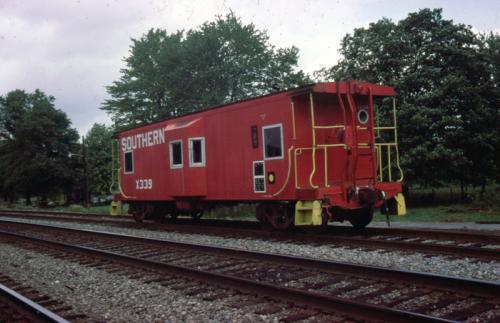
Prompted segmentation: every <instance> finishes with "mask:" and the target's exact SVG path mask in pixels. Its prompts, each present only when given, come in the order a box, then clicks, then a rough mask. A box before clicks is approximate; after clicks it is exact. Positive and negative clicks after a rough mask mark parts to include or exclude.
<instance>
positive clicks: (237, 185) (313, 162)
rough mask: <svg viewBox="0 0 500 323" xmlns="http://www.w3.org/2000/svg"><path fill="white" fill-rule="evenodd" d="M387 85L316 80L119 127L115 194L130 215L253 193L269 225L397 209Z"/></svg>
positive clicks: (364, 217)
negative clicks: (381, 118)
mask: <svg viewBox="0 0 500 323" xmlns="http://www.w3.org/2000/svg"><path fill="white" fill-rule="evenodd" d="M394 95H395V92H394V90H393V88H391V87H387V86H381V85H375V84H369V83H363V82H358V81H350V82H336V83H318V84H313V85H309V86H305V87H300V88H296V89H292V90H288V91H284V92H279V93H274V94H269V95H265V96H261V97H256V98H252V99H248V100H244V101H239V102H235V103H231V104H227V105H222V106H218V107H214V108H210V109H207V110H204V111H201V112H196V113H191V114H187V115H184V116H180V117H177V118H172V119H168V120H164V121H159V122H156V123H153V124H149V125H146V126H141V127H136V128H133V129H129V130H125V131H122V132H120V133H119V134H118V141H117V144H118V145H119V148H118V149H116V150H115V152H118V151H119V162H120V167H119V168H118V173H117V174H115V175H116V176H115V177H116V178H117V180H118V185H117V186H118V187H119V193H118V194H116V195H115V197H116V198H117V199H119V200H121V201H124V202H127V203H128V204H129V213H131V214H132V215H133V216H134V217H135V219H136V220H138V221H142V219H144V218H147V217H162V216H165V215H167V214H168V215H170V216H172V217H175V216H177V215H178V214H191V215H193V216H194V217H199V216H201V214H202V212H203V211H204V210H209V209H211V208H213V207H216V206H217V205H230V204H235V203H242V202H244V203H256V204H257V211H256V213H257V214H256V215H257V218H258V219H259V221H261V222H262V223H263V224H264V225H270V226H273V227H275V228H278V229H284V228H288V227H289V226H290V225H292V224H295V225H321V224H326V223H327V222H328V221H334V220H340V221H343V220H348V221H350V222H351V223H352V224H353V225H354V226H356V227H363V226H365V225H367V224H368V223H369V222H370V221H371V219H372V215H373V209H374V208H377V207H382V208H383V210H384V211H387V212H392V213H399V214H401V213H404V199H403V197H402V194H401V183H400V181H401V180H402V172H401V169H400V167H399V155H398V154H399V153H398V149H397V130H396V117H395V107H394V106H393V107H392V109H394V110H393V111H392V113H394V114H393V115H391V108H390V109H386V108H383V107H382V106H383V105H385V106H387V102H388V100H387V98H390V97H392V100H393V103H394ZM375 110H380V111H379V113H376V112H375ZM384 111H385V112H384ZM378 115H380V116H382V115H384V116H386V117H387V116H392V117H391V119H392V120H393V122H392V124H390V125H386V126H380V124H378V123H377V122H376V121H375V118H376V116H378ZM381 141H383V142H381ZM116 157H118V154H116ZM117 159H118V158H117ZM384 164H385V165H384ZM395 172H398V173H399V177H400V178H399V179H398V180H397V181H393V178H392V177H393V173H395Z"/></svg>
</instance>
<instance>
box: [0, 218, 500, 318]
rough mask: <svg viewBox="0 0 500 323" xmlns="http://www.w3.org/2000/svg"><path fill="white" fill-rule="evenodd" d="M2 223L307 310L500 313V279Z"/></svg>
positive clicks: (73, 247)
mask: <svg viewBox="0 0 500 323" xmlns="http://www.w3.org/2000/svg"><path fill="white" fill-rule="evenodd" d="M0 224H1V228H2V230H1V232H0V235H1V236H2V237H7V238H9V239H21V240H24V241H28V242H30V243H34V244H36V245H38V246H40V245H44V246H50V247H51V248H57V249H62V250H66V251H68V250H69V251H71V252H76V253H85V254H91V255H92V256H94V257H100V258H102V259H106V260H108V261H116V262H119V263H124V264H128V265H131V266H139V267H141V268H143V269H149V270H156V271H160V272H164V273H166V274H168V275H179V276H183V277H187V278H189V279H194V280H199V281H203V282H208V283H211V284H215V285H218V286H222V287H224V288H233V289H237V290H239V291H242V292H245V293H252V294H258V295H261V296H262V297H270V298H273V299H277V300H278V301H283V302H292V303H294V304H296V305H297V306H306V307H307V308H308V309H310V310H309V312H310V313H317V311H321V312H322V313H332V311H333V313H332V314H339V315H346V316H348V317H353V316H354V317H355V318H357V319H362V320H368V321H373V320H376V321H391V322H393V321H398V322H409V321H415V322H417V321H418V322H422V321H443V322H449V321H463V320H478V321H481V322H485V321H491V322H494V321H498V319H500V283H498V282H488V281H479V280H472V279H459V278H453V277H447V276H440V275H431V274H424V273H415V272H409V271H401V270H390V269H383V268H379V267H370V266H359V265H351V264H346V263H338V262H332V261H320V260H315V259H310V258H299V257H289V256H282V255H274V254H265V253H258V252H248V251H242V250H237V249H228V248H216V247H212V246H203V245H195V244H186V243H179V242H174V241H159V240H150V239H144V238H137V237H131V236H125V235H117V234H110V233H104V232H96V231H86V230H75V229H66V228H58V227H52V226H42V225H33V224H21V223H16V222H11V221H0ZM195 285H196V284H195ZM309 315H311V314H309ZM312 315H316V314H312ZM303 316H304V315H303ZM306 317H307V316H306Z"/></svg>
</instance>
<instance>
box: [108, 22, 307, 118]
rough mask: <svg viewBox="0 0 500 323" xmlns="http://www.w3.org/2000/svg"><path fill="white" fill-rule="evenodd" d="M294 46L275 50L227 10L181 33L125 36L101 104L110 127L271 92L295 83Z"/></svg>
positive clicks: (299, 75) (298, 75)
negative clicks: (120, 60) (125, 50)
mask: <svg viewBox="0 0 500 323" xmlns="http://www.w3.org/2000/svg"><path fill="white" fill-rule="evenodd" d="M297 61H298V49H297V48H295V47H291V48H278V49H276V48H275V47H274V46H272V45H271V44H270V43H269V39H268V36H267V34H266V32H265V31H260V30H258V29H256V27H255V26H254V25H253V24H247V25H245V24H243V23H242V22H241V20H240V19H239V18H238V17H236V16H235V14H234V13H232V12H231V13H229V14H227V15H226V16H224V17H222V16H218V17H216V19H215V21H213V22H206V23H204V24H203V25H201V26H200V27H199V28H197V29H194V30H189V31H187V32H186V33H184V32H183V31H177V32H175V33H173V34H168V33H167V32H166V31H165V30H161V29H151V30H150V31H149V32H148V33H146V34H145V35H143V36H142V37H141V38H140V39H138V40H136V39H132V46H131V50H130V56H128V57H127V58H125V63H126V67H125V68H124V69H122V70H121V73H122V76H121V77H120V80H118V81H115V82H113V84H112V85H110V86H108V87H107V90H108V92H109V94H110V95H111V98H110V99H108V100H106V101H105V102H104V104H103V107H102V108H103V109H104V110H105V111H107V112H108V113H109V114H110V115H111V117H112V119H113V121H114V122H115V125H117V126H119V127H122V126H127V125H134V124H139V123H148V122H152V121H155V120H158V119H162V118H165V117H172V116H177V115H179V114H182V113H186V112H191V111H197V110H200V109H202V108H206V107H209V106H214V105H219V104H224V103H228V102H232V101H235V100H240V99H244V98H247V97H251V96H256V95H261V94H266V93H268V92H270V91H272V85H273V84H275V83H283V85H284V87H292V86H298V85H303V84H305V83H307V82H309V81H310V79H309V78H308V76H307V75H305V74H304V73H303V72H302V71H297V70H296V67H297Z"/></svg>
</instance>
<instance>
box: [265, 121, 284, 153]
mask: <svg viewBox="0 0 500 323" xmlns="http://www.w3.org/2000/svg"><path fill="white" fill-rule="evenodd" d="M262 134H263V137H264V140H263V141H264V159H281V158H283V125H282V124H281V123H280V124H275V125H270V126H265V127H262Z"/></svg>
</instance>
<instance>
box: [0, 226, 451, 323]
mask: <svg viewBox="0 0 500 323" xmlns="http://www.w3.org/2000/svg"><path fill="white" fill-rule="evenodd" d="M0 235H2V236H5V237H10V238H13V239H16V240H22V241H28V242H31V243H36V244H37V245H45V246H48V247H51V248H56V249H58V250H63V251H72V252H77V253H80V254H84V255H92V256H94V257H98V258H101V259H105V260H107V261H109V260H113V261H116V262H119V263H122V264H125V265H130V266H134V267H139V268H141V269H145V270H150V271H156V272H162V273H167V274H174V275H178V276H183V277H187V278H191V279H196V280H201V281H205V282H209V283H212V284H215V285H217V286H221V287H225V288H230V289H237V290H239V291H241V292H246V293H253V294H258V295H261V296H266V297H271V298H275V299H279V300H281V301H289V302H293V303H295V304H298V305H305V306H308V307H312V308H316V309H319V310H322V311H324V312H326V313H336V314H339V313H342V314H344V315H347V316H351V317H352V316H356V317H359V318H361V319H366V320H370V321H373V320H376V321H390V322H454V321H451V320H447V319H442V318H438V317H433V316H429V315H424V314H419V313H413V312H409V311H404V310H398V309H394V308H389V307H385V306H380V305H373V304H369V303H358V302H355V301H351V300H347V299H343V298H340V297H336V296H327V295H322V294H318V293H314V292H309V291H303V290H299V289H294V288H288V287H282V286H276V285H273V284H269V283H263V282H257V281H253V280H249V279H245V278H239V277H234V276H230V275H224V274H219V273H212V272H207V271H203V270H198V269H192V268H188V267H184V266H179V265H172V264H167V263H163V262H157V261H152V260H146V259H143V258H139V257H134V256H127V255H122V254H118V253H115V252H109V251H104V250H99V249H95V248H88V247H82V246H77V245H71V244H67V243H61V242H56V241H52V240H47V239H41V238H36V237H30V236H26V235H22V234H16V233H11V232H5V231H0Z"/></svg>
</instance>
